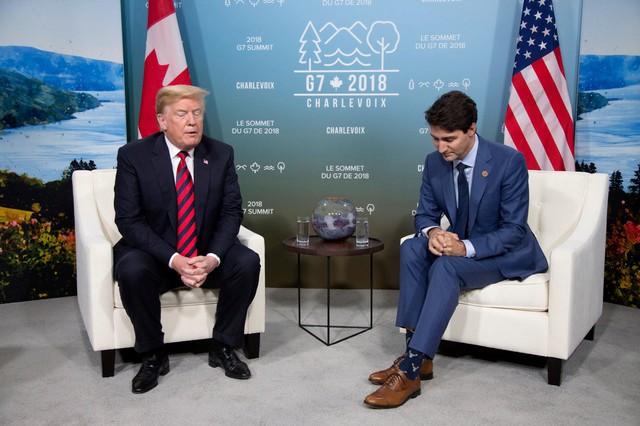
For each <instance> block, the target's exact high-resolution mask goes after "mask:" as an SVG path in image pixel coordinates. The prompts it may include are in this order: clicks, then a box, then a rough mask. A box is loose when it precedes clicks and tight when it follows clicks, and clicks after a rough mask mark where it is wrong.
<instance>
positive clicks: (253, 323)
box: [238, 226, 266, 334]
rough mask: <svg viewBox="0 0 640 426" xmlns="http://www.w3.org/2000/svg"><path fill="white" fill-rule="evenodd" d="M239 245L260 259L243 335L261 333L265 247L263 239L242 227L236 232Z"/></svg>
mask: <svg viewBox="0 0 640 426" xmlns="http://www.w3.org/2000/svg"><path fill="white" fill-rule="evenodd" d="M238 239H239V240H240V243H241V244H242V245H244V246H247V247H248V248H250V249H251V250H253V251H255V252H256V253H257V254H258V256H259V257H260V279H259V280H258V288H257V290H256V295H255V296H254V298H253V302H251V305H249V310H248V312H247V320H246V321H245V326H244V329H245V334H252V333H263V332H264V330H265V322H266V317H265V304H266V299H265V286H266V284H265V281H266V280H265V267H266V262H265V245H264V237H263V236H262V235H260V234H257V233H255V232H253V231H251V230H249V229H247V228H245V227H244V226H240V231H239V232H238Z"/></svg>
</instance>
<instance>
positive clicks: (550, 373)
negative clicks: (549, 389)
mask: <svg viewBox="0 0 640 426" xmlns="http://www.w3.org/2000/svg"><path fill="white" fill-rule="evenodd" d="M561 377H562V360H561V359H559V358H547V378H548V380H547V382H548V383H549V384H550V385H555V386H560V378H561Z"/></svg>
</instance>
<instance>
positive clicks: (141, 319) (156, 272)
mask: <svg viewBox="0 0 640 426" xmlns="http://www.w3.org/2000/svg"><path fill="white" fill-rule="evenodd" d="M114 272H115V277H116V280H117V281H118V285H119V287H120V297H121V298H122V304H123V306H124V309H125V311H126V312H127V314H128V315H129V318H130V319H131V322H132V323H133V329H134V331H135V335H136V341H135V345H134V349H135V350H136V351H137V352H148V351H151V350H154V349H157V348H159V347H161V346H162V345H163V344H164V333H163V332H162V323H161V321H160V295H161V294H162V293H165V292H167V291H169V290H171V289H172V288H176V287H180V286H184V284H183V283H182V281H181V280H180V277H179V275H178V274H177V273H176V272H175V271H174V270H172V269H171V268H169V267H168V266H167V265H163V264H161V263H160V262H158V261H157V260H156V259H155V258H153V257H152V256H151V255H149V254H148V253H147V252H145V251H142V250H137V249H132V250H130V251H128V252H127V253H126V254H125V255H124V256H122V258H121V259H120V260H119V261H118V263H117V264H116V265H115V271H114ZM259 276H260V258H259V256H258V255H257V254H256V253H255V252H254V251H253V250H251V249H249V248H247V247H245V246H243V245H241V244H234V245H233V246H232V247H231V248H230V249H229V251H228V252H227V254H226V256H225V257H224V259H223V260H222V262H221V264H220V266H218V267H217V268H216V269H214V270H213V272H212V273H211V274H210V275H209V276H208V277H207V280H206V281H205V283H204V284H203V287H205V288H217V289H220V293H219V297H218V304H217V310H216V321H215V325H214V326H213V332H212V337H213V338H214V339H216V340H218V341H219V342H222V343H224V344H226V345H229V346H233V347H238V346H241V345H242V342H243V335H244V323H245V318H246V316H247V309H248V308H249V305H250V304H251V301H252V300H253V297H254V296H255V294H256V289H257V287H258V279H259Z"/></svg>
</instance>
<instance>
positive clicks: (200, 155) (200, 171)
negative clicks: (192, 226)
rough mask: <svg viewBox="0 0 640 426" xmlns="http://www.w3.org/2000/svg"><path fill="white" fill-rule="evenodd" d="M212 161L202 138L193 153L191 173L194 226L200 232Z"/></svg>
mask: <svg viewBox="0 0 640 426" xmlns="http://www.w3.org/2000/svg"><path fill="white" fill-rule="evenodd" d="M212 165H213V162H212V160H211V153H210V152H209V146H208V144H206V142H205V140H204V137H203V140H202V141H201V142H200V144H198V146H197V147H196V149H195V151H194V154H193V174H194V193H195V198H196V228H197V232H198V234H199V233H200V230H201V227H202V224H203V221H204V212H205V208H206V206H207V198H208V196H209V185H210V182H211V172H212Z"/></svg>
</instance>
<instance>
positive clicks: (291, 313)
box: [0, 289, 640, 425]
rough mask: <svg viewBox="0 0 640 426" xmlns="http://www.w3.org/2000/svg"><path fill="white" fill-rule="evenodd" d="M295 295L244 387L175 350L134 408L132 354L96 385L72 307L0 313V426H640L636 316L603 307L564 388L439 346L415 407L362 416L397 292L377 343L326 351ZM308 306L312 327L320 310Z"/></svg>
mask: <svg viewBox="0 0 640 426" xmlns="http://www.w3.org/2000/svg"><path fill="white" fill-rule="evenodd" d="M296 294H297V293H296V290H294V289H267V331H266V332H265V333H264V334H263V336H262V344H261V354H260V358H259V359H254V360H250V361H249V362H248V363H249V366H250V368H251V370H252V373H253V377H252V378H251V379H250V380H247V381H238V380H232V379H229V378H227V377H225V376H224V374H223V372H222V370H220V369H212V368H210V367H209V366H208V365H207V354H206V352H203V345H202V344H200V345H197V344H196V345H175V346H172V347H171V348H170V349H171V351H172V355H171V372H170V373H169V374H168V375H166V376H164V377H162V378H161V379H160V384H159V386H158V387H157V388H156V389H154V390H152V391H150V392H149V393H146V394H143V395H133V394H132V393H131V391H130V386H131V379H132V377H133V375H134V374H135V373H136V372H137V369H138V367H139V364H138V363H137V362H135V359H133V360H132V358H131V357H130V356H128V354H129V352H126V351H125V352H119V355H118V357H117V364H116V375H115V377H112V378H102V377H101V375H100V356H99V354H98V353H94V352H93V351H92V349H91V347H90V345H89V342H88V339H87V337H86V333H85V332H84V328H83V325H82V320H81V318H80V313H79V310H78V307H77V301H76V299H75V298H73V297H70V298H61V299H52V300H43V301H36V302H23V303H12V304H5V305H0V339H1V340H0V424H2V425H63V424H64V425H85V424H87V425H88V424H91V425H100V424H118V425H122V424H124V425H135V424H145V425H147V424H148V425H173V424H220V425H236V424H244V425H307V424H309V425H311V424H313V425H325V424H328V425H350V424H354V425H355V424H357V425H361V424H370V425H382V424H407V425H424V424H427V425H428V424H434V425H443V424H451V425H466V424H469V425H484V424H491V425H503V424H504V425H516V424H517V425H529V424H530V425H541V424H543V425H545V424H550V425H556V424H558V425H603V424H607V425H640V310H638V309H632V308H626V307H622V306H618V305H612V304H605V306H604V313H603V316H602V317H601V319H600V321H599V322H598V324H597V326H596V336H595V340H594V341H593V342H591V341H583V342H582V343H581V345H580V346H579V347H578V349H577V350H576V352H575V353H574V354H573V356H572V357H571V358H570V359H569V361H567V362H566V363H565V365H564V371H563V377H562V386H560V387H556V386H550V385H548V384H547V383H546V368H545V364H544V361H542V360H541V359H539V358H535V357H527V356H522V355H517V354H510V353H505V352H502V351H494V350H488V349H482V348H474V347H468V346H464V345H453V344H444V345H443V346H442V347H441V352H440V354H439V355H438V357H436V361H435V378H434V380H432V381H430V382H423V388H422V395H421V396H419V397H418V398H416V399H413V400H410V401H408V402H407V403H406V404H405V405H404V406H402V407H400V408H398V409H395V410H372V409H369V408H367V407H365V406H364V405H363V404H362V400H363V398H364V397H365V396H366V395H367V394H368V393H369V392H372V391H373V390H375V386H373V385H371V384H369V382H368V381H367V376H368V374H369V373H370V372H372V371H374V370H377V369H380V368H386V367H388V365H389V364H390V363H391V361H393V359H394V358H395V357H396V356H397V355H398V354H399V353H400V351H401V350H402V348H403V339H404V338H403V335H401V334H400V333H398V331H397V328H395V327H394V326H393V322H394V319H395V307H396V299H397V292H396V291H391V290H378V291H375V293H374V315H373V318H374V327H373V329H372V330H370V331H367V332H365V333H362V334H360V335H358V336H355V337H353V338H351V339H348V340H345V341H342V342H340V343H337V344H335V345H332V346H325V345H324V344H323V343H321V342H320V341H318V340H317V339H315V338H314V337H313V336H311V335H309V334H308V333H307V332H305V331H304V330H302V329H300V328H299V327H298V318H297V299H296ZM366 296H367V293H366V292H360V291H356V290H351V291H350V292H349V291H346V293H345V294H344V295H343V296H342V297H340V296H337V297H334V299H333V300H335V305H333V306H335V314H334V312H333V311H332V317H334V315H335V317H336V320H340V318H339V315H341V312H342V314H343V315H344V317H343V318H342V319H343V320H344V321H349V322H356V323H357V322H359V321H361V322H362V323H363V324H365V323H366V322H367V321H368V298H367V297H366ZM305 301H306V304H303V318H306V319H310V318H311V317H312V316H313V313H311V312H312V311H313V310H314V309H315V308H316V307H318V306H321V304H322V301H323V298H322V296H321V295H315V294H309V293H308V294H306V295H305ZM316 305H317V306H316ZM313 312H316V311H313ZM318 312H320V314H319V315H320V316H319V318H320V319H321V318H322V315H323V312H325V311H322V309H320V311H318ZM311 319H312V318H311ZM340 337H343V336H341V335H339V334H336V335H335V336H332V340H335V339H337V338H340ZM123 357H124V359H123Z"/></svg>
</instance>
